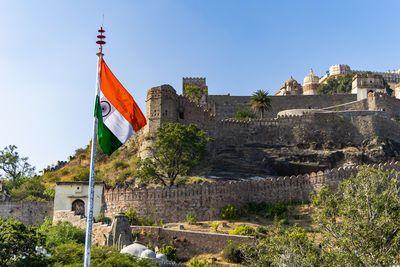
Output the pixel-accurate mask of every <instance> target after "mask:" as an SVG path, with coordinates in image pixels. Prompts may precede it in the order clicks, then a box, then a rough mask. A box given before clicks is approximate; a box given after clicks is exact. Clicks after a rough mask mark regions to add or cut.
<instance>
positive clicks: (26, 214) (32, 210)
mask: <svg viewBox="0 0 400 267" xmlns="http://www.w3.org/2000/svg"><path fill="white" fill-rule="evenodd" d="M0 217H4V218H11V217H14V219H17V220H18V221H20V222H22V223H23V224H25V225H33V224H37V223H42V222H44V220H45V218H46V217H48V218H52V217H53V201H35V202H22V201H0Z"/></svg>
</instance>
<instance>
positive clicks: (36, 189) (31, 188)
mask: <svg viewBox="0 0 400 267" xmlns="http://www.w3.org/2000/svg"><path fill="white" fill-rule="evenodd" d="M48 192H49V190H46V187H45V186H44V185H43V184H42V183H41V178H40V177H38V176H35V177H33V178H25V179H23V181H22V184H21V185H20V186H18V187H12V188H11V190H10V196H11V198H12V199H13V200H15V201H46V200H50V199H51V196H50V195H49V194H48Z"/></svg>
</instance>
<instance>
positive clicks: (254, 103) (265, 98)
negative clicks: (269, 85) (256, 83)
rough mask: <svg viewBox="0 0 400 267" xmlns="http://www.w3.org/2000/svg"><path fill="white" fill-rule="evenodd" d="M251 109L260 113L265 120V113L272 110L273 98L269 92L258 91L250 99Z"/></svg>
mask: <svg viewBox="0 0 400 267" xmlns="http://www.w3.org/2000/svg"><path fill="white" fill-rule="evenodd" d="M250 105H251V108H252V109H253V110H254V111H255V112H259V113H260V117H261V119H263V118H264V112H265V111H268V110H270V109H271V97H270V96H269V95H268V91H264V90H258V91H256V92H255V93H254V94H253V95H252V96H251V98H250Z"/></svg>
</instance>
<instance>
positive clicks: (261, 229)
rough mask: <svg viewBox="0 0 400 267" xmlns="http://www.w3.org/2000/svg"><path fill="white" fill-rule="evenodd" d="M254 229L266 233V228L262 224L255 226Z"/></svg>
mask: <svg viewBox="0 0 400 267" xmlns="http://www.w3.org/2000/svg"><path fill="white" fill-rule="evenodd" d="M256 231H257V232H259V233H261V234H264V235H266V234H267V233H268V231H267V229H265V228H264V227H262V226H257V228H256Z"/></svg>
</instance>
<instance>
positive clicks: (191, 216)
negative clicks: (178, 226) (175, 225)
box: [186, 211, 197, 224]
mask: <svg viewBox="0 0 400 267" xmlns="http://www.w3.org/2000/svg"><path fill="white" fill-rule="evenodd" d="M196 219H197V216H196V213H194V212H193V211H189V212H188V213H186V222H187V223H188V224H196Z"/></svg>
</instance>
